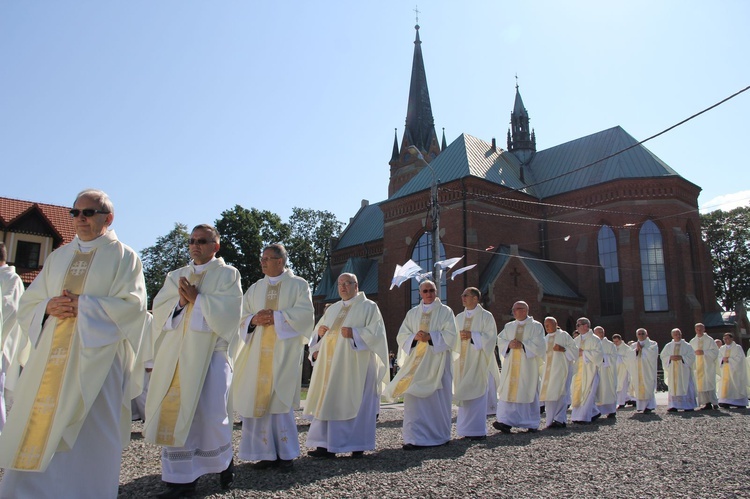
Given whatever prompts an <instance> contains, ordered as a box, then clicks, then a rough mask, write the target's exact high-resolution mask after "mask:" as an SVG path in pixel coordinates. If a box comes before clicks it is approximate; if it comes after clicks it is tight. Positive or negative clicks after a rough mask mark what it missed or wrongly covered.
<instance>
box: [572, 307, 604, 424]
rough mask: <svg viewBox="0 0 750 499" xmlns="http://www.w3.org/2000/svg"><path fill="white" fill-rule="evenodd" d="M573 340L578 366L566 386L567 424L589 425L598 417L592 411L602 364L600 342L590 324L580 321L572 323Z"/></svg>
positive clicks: (597, 412)
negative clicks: (573, 324) (567, 392)
mask: <svg viewBox="0 0 750 499" xmlns="http://www.w3.org/2000/svg"><path fill="white" fill-rule="evenodd" d="M576 331H578V336H576V338H575V340H574V341H575V343H576V347H577V348H578V365H577V366H576V370H575V374H573V380H572V381H571V383H570V398H571V403H570V409H571V412H570V421H571V422H573V423H576V424H589V423H591V422H592V421H596V420H597V419H599V417H600V416H601V413H600V412H599V409H597V407H596V391H597V389H598V388H599V380H600V371H599V368H600V366H601V365H602V362H603V360H604V351H603V350H602V341H601V340H600V339H599V337H598V336H596V335H595V334H594V332H593V331H592V329H591V321H590V320H589V319H587V318H586V317H581V318H580V319H578V320H577V321H576Z"/></svg>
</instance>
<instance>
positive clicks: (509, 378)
mask: <svg viewBox="0 0 750 499" xmlns="http://www.w3.org/2000/svg"><path fill="white" fill-rule="evenodd" d="M514 339H515V340H518V341H520V342H521V343H523V348H518V349H512V348H508V347H509V344H510V342H511V341H512V340H514ZM546 346H547V345H546V342H545V341H544V326H542V325H541V324H540V323H539V322H537V321H535V320H534V319H533V318H532V317H530V316H529V317H527V318H526V319H525V320H524V321H521V322H519V321H513V322H509V323H507V324H506V325H505V327H504V328H503V330H502V331H500V334H499V335H498V338H497V348H498V350H499V352H500V357H501V360H502V366H503V369H502V371H501V372H500V383H499V385H498V400H501V401H504V402H513V403H520V404H529V403H532V402H534V400H535V398H536V396H537V390H538V388H539V369H540V367H541V365H542V364H543V363H544V356H545V353H546ZM498 412H499V409H498Z"/></svg>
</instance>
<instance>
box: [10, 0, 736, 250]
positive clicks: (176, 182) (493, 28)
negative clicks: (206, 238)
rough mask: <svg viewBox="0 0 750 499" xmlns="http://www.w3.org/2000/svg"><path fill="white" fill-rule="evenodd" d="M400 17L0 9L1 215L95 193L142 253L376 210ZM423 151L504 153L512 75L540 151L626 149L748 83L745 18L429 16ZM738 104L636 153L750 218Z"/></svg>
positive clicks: (192, 4) (275, 10)
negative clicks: (324, 215) (231, 216)
mask: <svg viewBox="0 0 750 499" xmlns="http://www.w3.org/2000/svg"><path fill="white" fill-rule="evenodd" d="M414 8H415V4H414V2H412V1H409V2H406V1H397V0H379V1H377V2H375V1H370V2H334V1H325V0H317V1H315V2H311V1H307V2H304V1H287V2H283V1H282V2H255V1H250V0H244V1H212V2H207V1H195V0H179V1H177V0H159V1H153V0H149V1H146V0H128V1H124V0H119V1H114V0H113V1H106V2H105V1H98V0H89V1H73V0H66V1H63V0H60V1H52V0H48V1H41V0H40V1H33V2H30V1H15V0H5V1H3V2H0V165H2V168H3V169H4V171H5V173H4V175H3V177H2V181H0V196H5V197H12V198H18V199H25V200H32V201H40V202H45V203H52V204H61V205H70V204H71V203H72V199H73V197H74V196H75V194H76V193H77V192H78V191H79V190H81V189H83V188H85V187H97V188H101V189H103V190H105V191H107V192H108V193H109V194H110V196H111V197H112V199H113V201H114V203H115V206H116V208H117V214H116V218H115V223H114V228H115V229H116V230H117V232H118V235H119V236H120V239H122V240H123V241H124V242H125V243H127V244H129V245H130V246H132V247H133V248H135V249H136V250H139V251H140V250H141V249H143V248H144V247H146V246H149V245H152V244H153V243H154V242H155V240H156V238H157V237H158V236H160V235H163V234H166V233H167V232H168V231H169V230H171V228H172V227H173V225H174V223H175V222H183V223H186V224H188V225H189V226H193V225H195V224H198V223H203V222H213V221H214V220H215V219H216V218H218V217H219V215H220V213H221V212H222V211H223V210H226V209H230V208H232V207H233V206H234V205H235V204H240V205H242V206H244V207H246V208H250V207H255V208H258V209H261V210H271V211H273V212H276V213H278V214H279V215H280V216H281V217H282V218H284V219H286V218H287V217H288V216H289V215H290V214H291V209H292V207H294V206H300V207H302V208H313V209H318V210H328V211H331V212H333V213H335V214H336V215H337V217H338V218H339V219H340V220H342V221H347V220H348V219H349V217H351V216H353V215H354V214H355V213H356V211H357V209H358V208H359V206H360V202H361V200H362V199H368V200H370V201H371V202H376V201H380V200H382V199H384V198H385V197H386V196H387V187H388V171H389V166H388V161H389V159H390V155H391V150H392V146H393V131H394V128H398V136H399V140H400V139H401V136H402V133H403V125H404V119H405V117H406V104H407V98H408V91H409V76H410V71H411V62H412V54H413V48H414V45H413V41H414V24H415V12H414ZM418 8H419V10H420V14H419V24H420V26H421V29H420V36H421V39H422V42H423V43H422V49H423V53H424V59H425V65H426V70H427V81H428V85H429V90H430V96H431V100H432V109H433V113H434V116H435V125H436V128H437V130H438V134H440V133H441V132H442V128H443V127H444V128H445V133H446V137H447V139H448V141H449V142H451V141H453V140H454V139H455V138H456V137H458V136H459V135H460V134H461V133H467V134H470V135H474V136H476V137H479V138H481V139H484V140H486V141H490V140H491V139H492V137H496V138H497V139H498V142H499V144H500V145H502V146H503V147H504V146H505V134H506V131H507V128H508V121H509V116H510V111H511V109H512V106H513V97H514V88H515V84H516V80H515V76H516V74H517V75H518V83H519V85H520V90H521V94H522V96H523V99H524V103H525V104H526V107H527V109H528V111H529V115H530V116H531V125H532V126H533V127H534V128H535V130H536V136H537V146H538V148H539V149H544V148H547V147H551V146H554V145H558V144H560V143H563V142H566V141H569V140H573V139H576V138H579V137H582V136H585V135H588V134H591V133H595V132H598V131H601V130H604V129H607V128H611V127H613V126H616V125H620V126H622V127H623V128H624V129H625V130H626V131H627V132H628V133H630V134H631V135H632V136H633V137H635V138H636V139H639V140H642V139H644V138H646V137H648V136H651V135H653V134H655V133H657V132H659V131H661V130H663V129H665V128H667V127H669V126H671V125H673V124H675V123H677V122H679V121H681V120H682V119H684V118H687V117H688V116H690V115H692V114H694V113H695V112H698V111H700V110H702V109H704V108H706V107H708V106H710V105H712V104H714V103H716V102H718V101H719V100H721V99H723V98H725V97H727V96H729V95H731V94H733V93H735V92H737V91H738V90H741V89H742V88H745V87H747V86H748V85H750V64H748V63H747V48H748V47H750V30H748V29H747V23H748V22H749V21H750V2H745V1H743V0H734V1H733V0H723V1H717V2H710V3H709V2H705V1H695V0H683V1H671V0H669V1H668V0H664V1H653V0H651V1H641V0H629V1H627V2H601V1H571V2H559V1H551V0H549V1H536V2H508V1H500V0H494V1H490V0H488V1H479V0H464V1H461V2H457V1H448V0H445V1H437V0H436V1H423V2H421V3H420V4H419V7H418ZM748 116H750V91H748V92H745V93H743V94H741V95H740V96H738V97H736V98H734V99H732V100H731V101H729V102H727V103H726V104H723V105H722V106H720V107H718V108H716V109H714V110H712V111H710V112H708V113H706V114H704V115H702V116H700V117H698V118H696V119H695V120H693V121H691V122H689V123H687V124H685V125H682V126H681V127H679V128H677V129H675V130H673V131H671V132H669V133H668V134H665V135H663V136H661V137H659V138H657V139H654V140H652V141H650V142H648V143H647V147H648V148H649V149H650V150H651V151H653V152H654V153H655V154H656V155H657V156H659V157H660V158H661V159H662V160H663V161H665V162H666V163H667V164H669V165H670V166H671V167H672V168H674V169H675V170H676V171H677V172H679V173H680V174H681V175H682V176H683V177H685V178H686V179H688V180H689V181H691V182H693V183H695V184H697V185H699V186H701V187H702V188H703V192H702V194H701V196H700V198H699V203H700V205H701V209H708V208H710V207H714V206H718V201H717V198H719V197H720V196H726V197H734V198H736V199H738V200H739V201H736V200H735V203H737V202H739V203H741V204H744V205H747V204H748V201H750V183H749V182H747V181H746V175H744V173H745V171H746V170H747V155H746V154H745V151H744V149H745V146H746V143H747V141H748V127H747V117H748Z"/></svg>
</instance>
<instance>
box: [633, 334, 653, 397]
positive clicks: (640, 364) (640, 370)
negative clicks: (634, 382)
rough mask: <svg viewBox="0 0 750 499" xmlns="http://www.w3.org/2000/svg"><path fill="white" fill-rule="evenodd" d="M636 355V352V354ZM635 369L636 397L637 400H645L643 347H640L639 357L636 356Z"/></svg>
mask: <svg viewBox="0 0 750 499" xmlns="http://www.w3.org/2000/svg"><path fill="white" fill-rule="evenodd" d="M636 353H637V352H636ZM636 357H638V358H637V360H636V364H635V365H636V367H637V368H638V393H637V395H636V399H637V400H647V398H650V397H646V382H645V381H644V380H643V369H644V368H643V347H642V346H641V353H640V355H636Z"/></svg>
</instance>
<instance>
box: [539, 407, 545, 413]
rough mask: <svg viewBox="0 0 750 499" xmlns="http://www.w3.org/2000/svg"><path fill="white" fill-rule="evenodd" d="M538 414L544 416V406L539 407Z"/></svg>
mask: <svg viewBox="0 0 750 499" xmlns="http://www.w3.org/2000/svg"><path fill="white" fill-rule="evenodd" d="M539 414H540V415H542V414H544V406H543V405H542V406H540V407H539Z"/></svg>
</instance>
